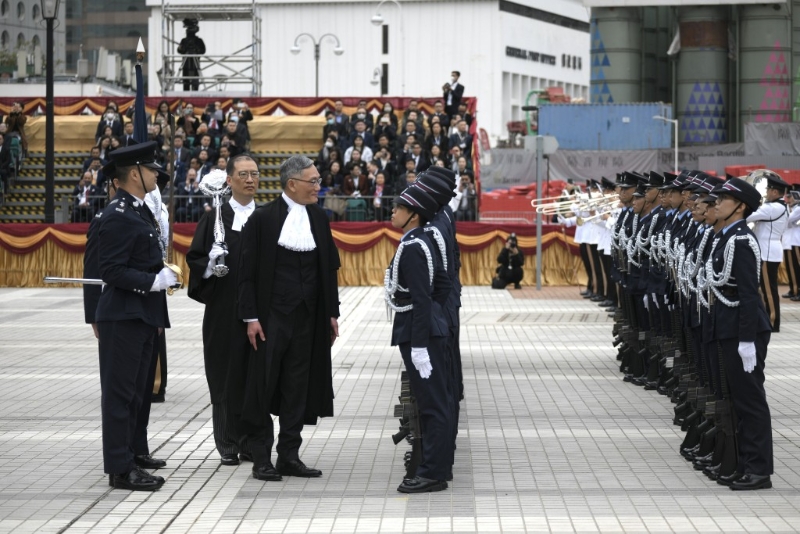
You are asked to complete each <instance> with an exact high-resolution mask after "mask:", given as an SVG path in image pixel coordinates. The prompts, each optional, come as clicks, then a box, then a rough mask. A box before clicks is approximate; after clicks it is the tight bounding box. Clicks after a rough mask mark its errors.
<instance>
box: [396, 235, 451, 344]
mask: <svg viewBox="0 0 800 534" xmlns="http://www.w3.org/2000/svg"><path fill="white" fill-rule="evenodd" d="M415 238H419V239H420V241H422V242H424V243H425V244H426V245H427V246H428V250H429V251H430V253H431V259H432V261H433V268H434V275H436V272H437V271H440V272H441V271H443V266H442V265H441V264H440V263H439V259H438V256H437V254H436V251H435V248H436V244H435V243H432V242H431V241H432V240H430V239H428V236H427V235H426V233H425V232H424V231H423V229H422V228H415V229H414V230H412V231H410V232H409V233H408V234H407V235H406V236H404V237H403V239H402V240H401V242H408V241H412V240H413V239H415ZM392 264H394V259H392ZM429 277H430V274H429V271H428V258H427V256H426V255H425V252H424V250H423V248H422V246H421V245H420V244H419V243H413V244H409V245H406V246H404V247H403V251H402V253H401V254H400V261H399V264H398V273H397V283H398V284H399V285H400V287H402V288H405V289H407V290H408V291H398V292H397V293H395V295H394V298H395V300H396V301H397V303H398V304H399V305H401V306H402V305H405V303H407V302H408V301H409V300H410V303H411V304H413V306H414V307H413V308H412V309H411V311H407V312H402V313H395V315H394V324H393V325H392V345H393V346H394V345H399V344H401V343H409V342H410V343H411V346H412V347H415V348H422V347H427V346H428V339H429V338H431V337H447V336H448V334H449V329H448V322H447V319H446V317H445V315H444V313H443V309H442V305H441V304H440V303H439V302H437V301H436V299H435V298H434V294H435V293H442V294H444V295H447V293H448V292H449V291H450V290H451V288H450V286H449V285H448V286H447V287H440V285H444V284H449V278H448V277H446V276H445V277H440V276H434V284H433V285H431V283H430V278H429Z"/></svg>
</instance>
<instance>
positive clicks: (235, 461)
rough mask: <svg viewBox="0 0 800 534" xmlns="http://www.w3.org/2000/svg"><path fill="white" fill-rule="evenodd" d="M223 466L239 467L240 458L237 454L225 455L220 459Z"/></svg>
mask: <svg viewBox="0 0 800 534" xmlns="http://www.w3.org/2000/svg"><path fill="white" fill-rule="evenodd" d="M219 463H221V464H222V465H239V456H238V455H237V454H223V455H222V457H221V458H220V459H219Z"/></svg>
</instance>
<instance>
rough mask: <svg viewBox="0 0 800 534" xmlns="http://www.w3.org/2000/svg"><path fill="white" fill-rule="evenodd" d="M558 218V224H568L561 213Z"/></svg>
mask: <svg viewBox="0 0 800 534" xmlns="http://www.w3.org/2000/svg"><path fill="white" fill-rule="evenodd" d="M556 219H557V220H558V224H567V220H566V219H565V218H564V216H563V215H561V214H560V213H559V214H558V215H556Z"/></svg>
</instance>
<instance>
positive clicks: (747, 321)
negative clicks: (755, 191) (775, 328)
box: [706, 221, 772, 342]
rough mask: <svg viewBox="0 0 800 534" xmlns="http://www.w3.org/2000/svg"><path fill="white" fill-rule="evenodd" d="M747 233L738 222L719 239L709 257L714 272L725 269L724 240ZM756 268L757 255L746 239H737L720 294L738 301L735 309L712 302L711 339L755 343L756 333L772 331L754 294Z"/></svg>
mask: <svg viewBox="0 0 800 534" xmlns="http://www.w3.org/2000/svg"><path fill="white" fill-rule="evenodd" d="M748 234H749V235H751V236H753V232H752V231H751V230H750V228H748V227H747V223H746V222H745V221H739V222H737V223H736V224H735V225H734V226H732V227H730V228H728V231H727V232H725V233H724V234H722V235H721V236H720V237H719V242H718V243H717V244H716V247H714V252H713V257H712V261H713V265H714V272H715V273H720V271H722V270H723V268H724V266H725V246H726V245H727V243H728V241H730V240H731V239H734V238H736V237H741V236H746V235H748ZM753 239H755V236H753ZM760 269H761V256H760V255H756V254H754V253H753V249H752V248H750V244H749V243H748V241H747V240H746V239H737V240H736V245H735V247H734V260H733V267H732V269H731V276H730V279H729V280H728V283H727V284H726V285H725V286H723V288H722V294H723V296H725V298H726V299H728V300H732V301H736V300H738V301H739V306H738V307H735V308H732V307H730V306H726V305H725V304H723V303H722V302H720V301H719V300H716V299H715V300H714V304H713V309H712V310H711V313H712V316H713V320H714V339H730V338H739V341H744V342H750V341H755V340H756V334H759V333H761V332H769V331H771V330H772V328H771V327H770V324H769V317H768V316H767V311H766V309H765V308H764V301H763V300H761V296H760V294H759V292H758V273H759V271H760ZM706 276H708V273H706Z"/></svg>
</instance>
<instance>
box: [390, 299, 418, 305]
mask: <svg viewBox="0 0 800 534" xmlns="http://www.w3.org/2000/svg"><path fill="white" fill-rule="evenodd" d="M412 303H413V301H412V300H411V299H398V298H396V299H394V305H395V306H408V305H409V304H412Z"/></svg>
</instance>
